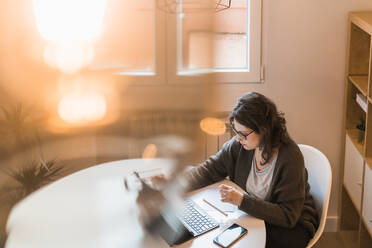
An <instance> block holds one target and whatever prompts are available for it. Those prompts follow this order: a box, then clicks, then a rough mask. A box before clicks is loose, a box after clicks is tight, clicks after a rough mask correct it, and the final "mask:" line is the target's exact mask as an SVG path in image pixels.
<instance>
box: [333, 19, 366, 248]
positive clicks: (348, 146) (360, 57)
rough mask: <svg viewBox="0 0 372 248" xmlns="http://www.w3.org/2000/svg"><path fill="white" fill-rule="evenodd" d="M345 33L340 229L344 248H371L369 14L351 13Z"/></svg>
mask: <svg viewBox="0 0 372 248" xmlns="http://www.w3.org/2000/svg"><path fill="white" fill-rule="evenodd" d="M348 30H349V32H348V48H347V60H346V61H347V65H346V87H345V88H346V90H345V130H344V131H345V132H344V137H343V140H344V147H345V157H344V165H343V167H342V169H341V178H342V183H341V186H340V189H341V199H340V205H341V207H340V209H341V214H340V225H339V228H340V234H341V237H342V239H343V241H344V243H345V245H346V247H360V248H366V247H368V248H371V247H372V181H371V180H372V82H371V81H372V80H371V78H372V76H371V74H372V73H371V71H372V69H371V64H372V63H371V61H372V59H371V54H372V52H371V51H372V50H371V48H372V43H371V41H372V39H371V36H372V12H351V13H350V14H349V21H348ZM357 94H358V95H359V97H357ZM357 99H358V100H357ZM361 99H362V102H360V101H361ZM362 106H364V108H363V107H362ZM365 106H366V108H365Z"/></svg>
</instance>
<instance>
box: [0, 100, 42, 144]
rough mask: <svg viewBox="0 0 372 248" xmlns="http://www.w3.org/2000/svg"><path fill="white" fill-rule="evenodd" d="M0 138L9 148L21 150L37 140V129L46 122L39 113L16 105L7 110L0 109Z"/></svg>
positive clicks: (20, 104) (30, 108) (33, 109)
mask: <svg viewBox="0 0 372 248" xmlns="http://www.w3.org/2000/svg"><path fill="white" fill-rule="evenodd" d="M0 110H1V111H0V113H1V115H2V116H1V117H0V137H2V141H3V143H4V145H5V146H6V147H7V148H9V146H10V145H11V146H13V148H15V149H17V148H21V147H25V146H27V145H32V144H33V143H35V141H36V139H37V137H36V136H37V134H38V131H39V129H41V127H42V123H43V122H44V121H45V120H46V118H45V116H43V114H40V111H37V110H36V109H35V108H32V107H28V108H27V107H25V106H24V105H23V104H22V103H18V104H16V105H14V106H11V107H9V108H5V107H0Z"/></svg>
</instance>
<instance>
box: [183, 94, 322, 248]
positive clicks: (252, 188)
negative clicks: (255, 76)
mask: <svg viewBox="0 0 372 248" xmlns="http://www.w3.org/2000/svg"><path fill="white" fill-rule="evenodd" d="M229 120H230V125H231V128H232V130H233V131H234V132H235V134H236V135H235V136H234V137H233V138H232V139H231V140H230V141H228V142H226V143H225V144H224V145H223V148H222V149H221V150H220V151H219V152H218V153H217V154H216V155H214V156H211V157H210V158H209V159H208V160H206V161H205V162H204V163H202V164H200V165H198V166H196V167H194V168H193V169H192V170H191V171H190V172H189V173H188V179H189V182H190V189H196V188H200V187H204V186H206V185H209V184H212V183H215V182H218V181H220V180H222V179H224V178H226V177H227V176H228V177H229V179H230V180H231V181H233V182H235V183H236V184H237V185H239V186H240V187H241V188H242V189H244V190H242V189H239V188H235V187H230V186H227V185H221V186H220V193H221V198H222V201H224V202H229V203H232V204H235V205H237V206H238V207H239V209H240V210H242V211H244V212H246V213H248V214H250V215H252V216H255V217H257V218H260V219H262V220H264V221H265V225H266V247H287V248H288V247H296V248H297V247H298V248H299V247H306V245H307V243H308V241H309V240H310V239H311V238H312V237H313V236H314V233H315V231H316V229H317V227H318V216H317V212H316V209H315V205H314V201H313V199H312V197H311V195H310V194H309V190H310V187H309V184H308V182H307V171H306V169H305V167H304V159H303V156H302V153H301V151H300V149H299V147H298V146H297V144H296V143H295V142H294V141H293V140H292V139H291V138H290V137H289V135H288V132H287V129H286V125H285V119H284V118H283V114H281V113H280V112H278V111H277V108H276V106H275V104H274V103H273V102H272V101H270V100H269V99H268V98H266V97H265V96H263V95H261V94H259V93H254V92H251V93H247V94H245V95H243V96H242V97H241V98H240V99H239V100H238V103H237V105H236V106H235V108H234V109H233V111H232V113H231V114H230V117H229Z"/></svg>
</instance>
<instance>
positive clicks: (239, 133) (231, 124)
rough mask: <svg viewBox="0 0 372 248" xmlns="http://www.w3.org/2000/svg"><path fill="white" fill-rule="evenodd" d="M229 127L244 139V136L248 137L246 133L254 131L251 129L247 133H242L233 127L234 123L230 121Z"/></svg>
mask: <svg viewBox="0 0 372 248" xmlns="http://www.w3.org/2000/svg"><path fill="white" fill-rule="evenodd" d="M230 127H231V129H232V130H233V131H234V133H235V134H236V135H239V136H240V137H241V138H244V139H246V138H247V137H248V135H250V134H251V133H253V132H254V131H253V130H252V131H250V132H249V133H247V134H244V133H242V132H240V131H238V130H236V129H235V127H234V124H233V123H232V122H231V123H230Z"/></svg>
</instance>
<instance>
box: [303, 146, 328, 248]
mask: <svg viewBox="0 0 372 248" xmlns="http://www.w3.org/2000/svg"><path fill="white" fill-rule="evenodd" d="M298 146H299V147H300V150H301V152H302V154H303V156H304V160H305V167H306V169H307V171H308V174H309V178H308V182H309V184H310V193H311V195H312V196H313V198H314V200H315V205H316V208H317V210H318V213H319V216H320V222H319V227H318V230H317V231H316V233H315V235H314V237H313V238H312V239H311V240H310V241H309V243H308V245H307V248H309V247H312V246H313V245H314V244H315V243H316V242H317V241H318V240H319V238H320V236H321V235H322V233H323V231H324V226H325V222H326V219H327V211H328V204H329V196H330V194H331V185H332V170H331V166H330V164H329V161H328V159H327V157H326V156H325V155H324V154H323V153H322V152H321V151H319V150H318V149H316V148H314V147H312V146H308V145H302V144H301V145H298Z"/></svg>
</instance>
